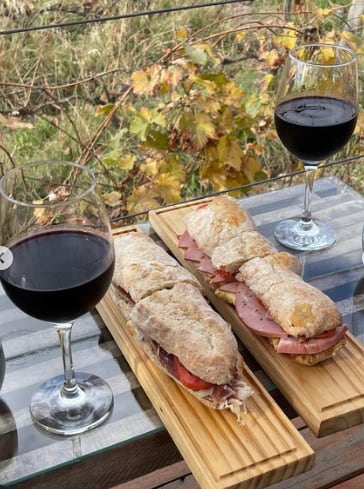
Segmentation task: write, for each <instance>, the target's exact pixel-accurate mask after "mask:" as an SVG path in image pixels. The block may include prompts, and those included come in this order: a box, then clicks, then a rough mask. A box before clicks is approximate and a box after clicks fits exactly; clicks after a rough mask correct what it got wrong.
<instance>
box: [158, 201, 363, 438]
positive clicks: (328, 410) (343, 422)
mask: <svg viewBox="0 0 364 489" xmlns="http://www.w3.org/2000/svg"><path fill="white" fill-rule="evenodd" d="M209 200H211V199H209V198H207V199H203V200H200V201H199V202H198V203H191V202H190V203H188V204H179V205H176V206H173V207H167V208H163V209H157V210H153V211H151V212H150V213H149V221H150V224H151V225H152V227H153V229H154V230H155V231H156V233H157V234H158V235H159V236H160V238H161V239H162V240H163V241H164V243H165V244H166V246H167V247H168V248H169V249H170V251H171V252H172V253H173V254H174V255H175V257H176V258H177V259H178V260H179V261H180V263H182V264H183V265H184V266H185V267H186V268H187V269H189V270H190V271H191V272H192V273H193V274H194V275H195V276H196V277H198V278H199V279H200V281H201V283H202V285H203V286H204V290H205V292H206V296H207V297H208V298H209V300H210V302H211V303H212V304H213V305H214V306H215V308H216V309H217V310H218V311H219V312H220V314H221V315H222V316H223V317H224V318H225V320H226V321H228V322H229V323H230V324H231V325H232V328H233V330H234V332H235V334H236V335H237V336H238V337H239V338H240V340H241V341H242V343H243V344H244V345H245V346H246V347H247V348H248V349H249V350H250V352H251V353H252V354H253V355H254V356H255V358H256V360H257V361H258V362H259V363H260V364H261V366H262V367H263V369H264V370H265V372H266V373H267V374H268V375H269V377H270V378H271V379H272V380H273V382H274V383H275V384H276V385H277V387H278V388H279V389H280V391H281V392H282V393H283V394H284V396H285V397H286V399H287V400H288V401H289V402H290V403H291V405H292V406H293V407H294V408H295V410H296V411H297V412H298V413H299V414H300V416H301V417H302V418H303V419H304V420H305V422H306V423H307V425H308V426H309V427H310V428H311V430H312V431H313V432H314V433H315V435H316V436H323V435H327V434H330V433H333V432H336V431H339V430H342V429H345V428H348V427H350V426H354V425H356V424H359V423H362V422H363V421H364V368H363V365H364V348H363V345H362V344H361V343H360V342H359V341H358V340H357V339H356V338H355V337H354V336H353V335H352V334H351V333H349V332H348V333H347V345H346V346H345V347H344V348H343V349H341V350H340V351H339V352H338V353H337V354H336V356H335V357H334V358H333V359H330V360H327V361H325V362H323V363H321V364H318V365H315V366H312V367H308V366H304V365H298V364H296V363H294V362H292V361H291V360H290V359H289V358H287V357H285V356H283V355H279V354H277V353H276V352H275V351H274V349H273V347H272V346H271V345H270V344H269V343H268V341H266V340H265V339H264V338H261V337H259V336H256V335H254V334H252V333H251V332H250V331H249V329H248V328H246V327H245V326H244V324H243V323H242V322H241V320H240V319H239V317H238V316H237V314H236V312H235V308H234V307H232V306H231V305H229V304H227V303H226V302H224V301H223V300H221V299H219V298H218V297H217V296H216V295H215V294H214V292H213V291H212V289H211V288H210V287H209V286H208V284H207V282H206V280H205V279H204V277H203V275H202V274H201V273H200V272H198V271H197V269H196V268H195V267H194V266H193V264H192V263H191V262H189V261H186V260H184V259H183V251H182V250H181V249H180V248H178V236H179V235H180V234H182V233H183V232H184V231H185V226H184V223H183V217H184V216H185V215H186V214H187V213H189V212H191V211H193V210H194V208H195V207H196V206H198V205H201V203H203V202H208V201H209Z"/></svg>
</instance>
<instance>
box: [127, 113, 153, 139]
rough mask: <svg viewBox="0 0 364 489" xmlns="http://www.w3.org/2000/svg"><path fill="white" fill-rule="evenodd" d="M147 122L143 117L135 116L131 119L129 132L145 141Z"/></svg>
mask: <svg viewBox="0 0 364 489" xmlns="http://www.w3.org/2000/svg"><path fill="white" fill-rule="evenodd" d="M148 129H149V122H148V121H146V120H145V119H144V118H143V117H140V115H139V114H138V115H137V116H135V117H133V119H132V120H131V122H130V132H131V133H132V134H135V136H137V137H138V138H139V139H141V140H142V141H145V140H146V139H147V136H148Z"/></svg>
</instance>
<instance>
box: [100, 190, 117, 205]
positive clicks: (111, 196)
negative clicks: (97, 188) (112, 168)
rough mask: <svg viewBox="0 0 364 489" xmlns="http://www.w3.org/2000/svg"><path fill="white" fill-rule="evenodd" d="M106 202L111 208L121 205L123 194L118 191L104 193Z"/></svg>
mask: <svg viewBox="0 0 364 489" xmlns="http://www.w3.org/2000/svg"><path fill="white" fill-rule="evenodd" d="M102 197H103V199H104V202H105V204H106V205H108V206H109V207H116V206H118V205H119V204H120V199H121V193H120V192H117V191H113V192H108V193H104V194H103V195H102Z"/></svg>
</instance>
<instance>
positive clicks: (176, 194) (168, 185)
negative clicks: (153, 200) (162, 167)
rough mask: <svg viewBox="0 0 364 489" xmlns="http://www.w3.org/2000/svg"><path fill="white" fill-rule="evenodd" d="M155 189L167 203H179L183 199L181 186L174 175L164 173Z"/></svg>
mask: <svg viewBox="0 0 364 489" xmlns="http://www.w3.org/2000/svg"><path fill="white" fill-rule="evenodd" d="M154 189H155V190H157V191H158V193H159V194H160V195H161V197H162V198H163V200H164V201H165V202H167V203H169V202H178V201H179V200H180V199H181V194H180V189H181V184H180V182H179V181H178V179H177V178H176V177H175V176H174V175H171V174H167V173H162V174H161V175H160V176H159V177H158V178H157V179H156V181H155V186H154Z"/></svg>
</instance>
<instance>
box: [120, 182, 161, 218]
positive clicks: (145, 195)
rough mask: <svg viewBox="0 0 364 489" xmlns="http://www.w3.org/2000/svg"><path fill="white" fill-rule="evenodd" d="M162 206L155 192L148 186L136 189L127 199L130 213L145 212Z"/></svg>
mask: <svg viewBox="0 0 364 489" xmlns="http://www.w3.org/2000/svg"><path fill="white" fill-rule="evenodd" d="M159 206H160V202H159V201H158V200H157V198H156V195H155V192H154V191H153V190H152V189H151V188H150V187H148V186H147V185H140V186H139V187H138V188H135V189H134V190H133V192H132V194H131V195H130V196H129V197H128V198H127V208H128V212H129V213H133V212H144V211H148V210H150V209H155V208H156V207H159Z"/></svg>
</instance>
